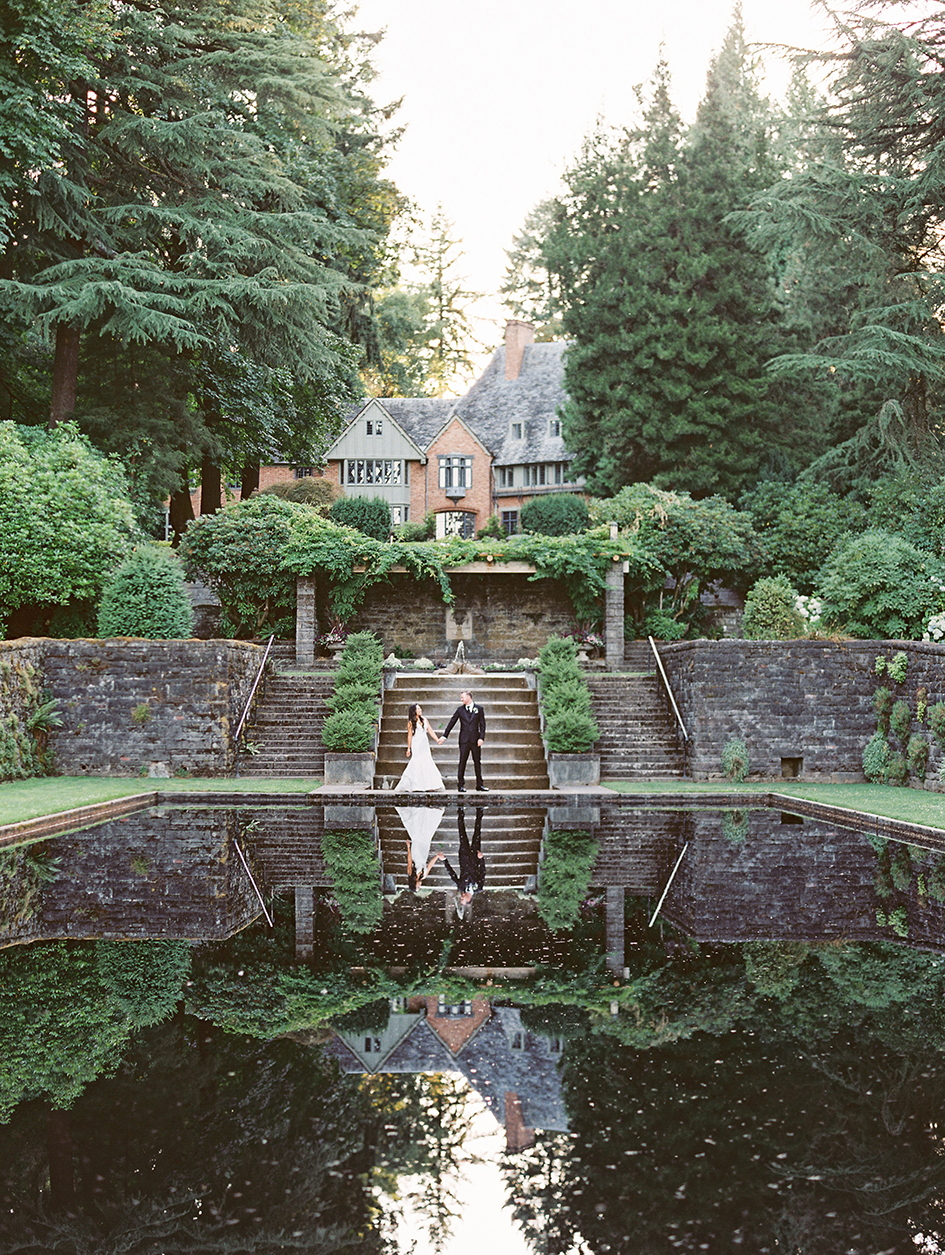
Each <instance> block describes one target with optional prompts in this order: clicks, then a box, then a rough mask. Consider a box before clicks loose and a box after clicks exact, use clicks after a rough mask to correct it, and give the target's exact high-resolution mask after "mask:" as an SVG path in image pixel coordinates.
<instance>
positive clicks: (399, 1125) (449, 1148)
mask: <svg viewBox="0 0 945 1255" xmlns="http://www.w3.org/2000/svg"><path fill="white" fill-rule="evenodd" d="M364 1088H365V1091H366V1092H367V1093H369V1094H370V1096H371V1101H372V1103H373V1105H374V1111H375V1116H374V1121H373V1134H374V1138H375V1140H376V1148H377V1158H376V1167H375V1184H376V1185H377V1186H378V1188H380V1189H381V1190H382V1191H383V1192H384V1194H386V1196H387V1198H388V1199H389V1200H390V1207H391V1211H393V1210H394V1208H395V1207H396V1211H397V1213H398V1214H400V1213H401V1211H402V1204H401V1205H400V1206H396V1204H397V1202H398V1200H399V1198H400V1191H401V1188H402V1186H401V1178H404V1177H411V1178H414V1181H415V1186H414V1189H413V1191H412V1193H411V1194H410V1195H408V1197H409V1201H410V1203H411V1204H412V1206H413V1208H414V1209H415V1211H416V1212H417V1213H418V1214H419V1215H420V1216H421V1217H422V1218H423V1220H424V1221H425V1222H426V1225H427V1232H428V1235H429V1240H430V1242H431V1244H432V1246H433V1249H434V1250H435V1251H442V1250H444V1249H445V1243H446V1242H447V1240H448V1239H449V1236H450V1233H451V1230H452V1226H453V1222H454V1221H455V1220H456V1219H457V1218H458V1217H459V1214H460V1213H459V1200H458V1198H457V1194H456V1186H457V1184H458V1181H459V1179H460V1178H461V1176H462V1173H463V1169H464V1167H466V1166H468V1165H470V1164H474V1163H477V1162H478V1159H477V1157H476V1155H475V1154H474V1153H473V1152H472V1151H471V1149H470V1145H469V1135H470V1130H471V1126H472V1120H473V1109H472V1107H471V1104H470V1103H469V1090H468V1088H467V1086H466V1084H465V1082H464V1081H461V1080H459V1079H458V1078H456V1077H452V1076H449V1075H444V1074H437V1075H427V1074H422V1075H390V1074H382V1075H378V1076H372V1077H369V1078H368V1079H366V1080H365V1082H364Z"/></svg>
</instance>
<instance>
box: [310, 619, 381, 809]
mask: <svg viewBox="0 0 945 1255" xmlns="http://www.w3.org/2000/svg"><path fill="white" fill-rule="evenodd" d="M383 662H384V655H383V650H382V648H381V643H380V641H378V640H377V638H376V637H374V636H372V635H371V633H370V632H355V633H352V634H351V635H349V636H348V637H347V638H346V641H345V645H344V649H343V652H342V655H341V659H340V660H339V664H338V671H337V681H336V683H335V689H334V692H333V693H332V694H331V696H330V697H329V698H328V700H327V703H326V704H327V705H328V708H329V710H330V711H331V712H332V713H331V714H330V715H329V716H328V718H327V719H326V720H325V722H324V724H323V725H322V744H323V745H324V747H325V784H326V785H327V784H335V785H337V784H342V785H351V786H353V787H359V788H370V787H371V786H372V784H373V782H374V759H375V755H376V751H377V735H378V719H379V708H380V701H381V676H382V668H383Z"/></svg>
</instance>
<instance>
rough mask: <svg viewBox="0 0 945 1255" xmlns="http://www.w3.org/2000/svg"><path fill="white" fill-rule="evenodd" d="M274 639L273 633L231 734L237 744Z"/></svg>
mask: <svg viewBox="0 0 945 1255" xmlns="http://www.w3.org/2000/svg"><path fill="white" fill-rule="evenodd" d="M275 639H276V634H275V632H273V634H272V636H270V637H269V641H268V643H267V645H266V652H265V653H264V654H263V656H262V662H261V663H260V664H259V670H258V671H257V672H256V679H255V680H253V687H252V688H251V689H250V690H249V697H247V699H246V706H245V707H244V709H243V713H242V715H241V716H240V721H239V723H238V724H237V725H236V731H235V732H234V733H233V740H234V741H235V742H237V743H238V742H239V739H240V733H241V732H242V731H243V724H244V723H245V722H246V719H247V716H248V715H249V709H250V707H251V706H252V704H253V698H254V697H255V696H256V689H257V688H258V687H259V681H260V680H261V679H262V674H263V668H264V667H265V665H266V659H267V658H268V657H269V651H270V649H272V642H273V641H274V640H275Z"/></svg>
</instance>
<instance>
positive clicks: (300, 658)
mask: <svg viewBox="0 0 945 1255" xmlns="http://www.w3.org/2000/svg"><path fill="white" fill-rule="evenodd" d="M295 662H296V666H299V667H312V666H314V665H315V577H314V576H313V575H300V576H299V577H298V579H297V580H296V582H295Z"/></svg>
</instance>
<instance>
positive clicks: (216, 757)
mask: <svg viewBox="0 0 945 1255" xmlns="http://www.w3.org/2000/svg"><path fill="white" fill-rule="evenodd" d="M2 644H3V649H4V656H5V657H8V658H9V659H10V660H11V661H12V660H14V659H20V660H28V661H31V662H32V663H33V665H34V666H35V667H36V668H37V671H38V673H39V677H40V682H41V684H42V687H43V690H44V693H45V694H46V695H47V696H48V697H51V698H54V699H55V700H56V702H57V703H58V709H59V713H60V715H61V717H62V721H63V722H62V727H61V728H59V729H57V730H56V731H55V732H54V734H53V735H52V737H51V746H52V749H53V753H54V755H55V769H56V772H57V773H58V774H60V775H76V776H80V775H99V776H102V775H104V776H108V775H132V776H136V775H147V774H148V772H149V771H151V770H153V771H155V772H157V773H158V774H169V775H174V774H175V773H177V772H188V773H193V774H196V775H201V776H216V775H221V774H224V773H226V772H227V771H228V770H229V767H230V765H231V763H232V757H233V744H232V733H233V731H234V730H235V728H236V725H237V723H238V721H239V717H240V714H241V713H242V710H243V706H244V705H245V702H246V700H247V698H248V696H249V690H250V688H251V686H252V683H253V680H254V678H255V675H256V672H257V669H258V667H259V663H260V661H261V659H262V654H263V650H262V647H261V646H259V645H254V644H251V643H249V642H245V641H227V640H213V641H198V640H175V641H146V640H137V639H115V640H75V641H68V640H53V639H47V638H25V639H21V640H18V641H5V642H2Z"/></svg>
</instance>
